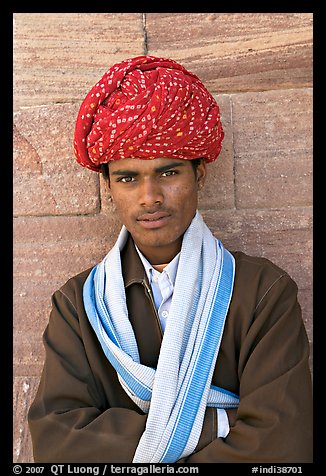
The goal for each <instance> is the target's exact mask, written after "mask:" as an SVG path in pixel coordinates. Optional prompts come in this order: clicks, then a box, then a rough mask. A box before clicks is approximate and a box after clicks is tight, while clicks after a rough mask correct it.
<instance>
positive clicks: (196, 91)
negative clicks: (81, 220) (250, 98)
mask: <svg viewBox="0 0 326 476" xmlns="http://www.w3.org/2000/svg"><path fill="white" fill-rule="evenodd" d="M223 137H224V132H223V128H222V124H221V121H220V110H219V107H218V105H217V103H216V101H215V99H214V98H213V96H212V95H211V94H210V93H209V92H208V91H207V89H206V88H205V86H204V85H203V83H202V82H201V81H200V79H199V78H198V77H197V76H196V75H195V74H193V73H191V72H189V71H187V70H186V69H185V68H184V67H183V66H181V65H180V64H178V63H176V62H175V61H173V60H171V59H165V58H156V57H154V56H138V57H136V58H130V59H127V60H124V61H122V62H121V63H118V64H115V65H114V66H112V67H111V68H110V69H109V70H108V71H107V72H106V73H105V74H104V75H103V77H102V78H101V79H100V81H99V82H98V83H96V84H95V86H94V87H93V88H92V89H91V90H90V92H89V93H88V94H87V96H86V97H85V99H84V101H83V102H82V104H81V106H80V109H79V113H78V116H77V121H76V128H75V137H74V145H75V154H76V158H77V161H78V162H79V164H80V165H82V166H84V167H87V168H89V169H91V170H95V171H97V172H99V171H100V164H103V163H106V162H109V161H110V160H119V159H124V158H139V159H153V158H156V157H168V158H179V159H195V158H198V157H203V158H205V159H206V161H207V162H212V161H213V160H215V159H216V158H217V156H218V155H219V153H220V150H221V143H222V140H223Z"/></svg>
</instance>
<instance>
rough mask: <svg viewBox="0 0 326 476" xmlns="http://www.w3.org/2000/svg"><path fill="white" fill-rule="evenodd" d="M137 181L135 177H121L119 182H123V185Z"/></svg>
mask: <svg viewBox="0 0 326 476" xmlns="http://www.w3.org/2000/svg"><path fill="white" fill-rule="evenodd" d="M134 180H135V179H134V177H129V176H128V177H121V178H119V180H118V182H122V183H130V182H133V181H134Z"/></svg>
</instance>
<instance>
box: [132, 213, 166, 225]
mask: <svg viewBox="0 0 326 476" xmlns="http://www.w3.org/2000/svg"><path fill="white" fill-rule="evenodd" d="M170 218H171V215H170V214H169V213H167V212H154V213H144V214H143V215H140V216H139V217H138V218H137V222H138V223H139V224H140V225H141V226H142V227H143V228H161V227H162V226H164V225H165V224H166V223H167V221H168V220H169V219H170Z"/></svg>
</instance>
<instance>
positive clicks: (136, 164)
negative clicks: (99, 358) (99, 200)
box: [108, 157, 191, 173]
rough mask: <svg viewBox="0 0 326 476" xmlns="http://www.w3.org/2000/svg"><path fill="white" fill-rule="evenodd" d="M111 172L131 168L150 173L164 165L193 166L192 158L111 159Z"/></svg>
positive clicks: (131, 169)
mask: <svg viewBox="0 0 326 476" xmlns="http://www.w3.org/2000/svg"><path fill="white" fill-rule="evenodd" d="M108 165H109V171H110V172H111V173H113V172H117V171H120V170H124V171H125V170H130V171H133V172H138V173H150V172H155V171H156V170H159V169H160V168H162V167H174V166H179V167H180V166H184V167H191V162H190V160H184V159H172V158H168V157H159V158H156V159H121V160H111V161H110V162H109V163H108Z"/></svg>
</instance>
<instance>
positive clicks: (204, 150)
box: [29, 56, 312, 463]
mask: <svg viewBox="0 0 326 476" xmlns="http://www.w3.org/2000/svg"><path fill="white" fill-rule="evenodd" d="M223 135H224V133H223V128H222V124H221V121H220V113H219V107H218V105H217V104H216V101H215V100H214V98H213V97H212V96H211V94H210V93H209V92H208V91H207V90H206V88H205V87H204V85H203V84H202V83H201V81H200V80H199V79H198V77H197V76H195V75H193V74H192V73H190V72H189V71H187V70H185V69H184V68H183V67H182V66H181V65H179V64H177V63H176V62H174V61H172V60H169V59H164V58H155V57H151V56H140V57H136V58H131V59H128V60H125V61H123V62H121V63H119V64H117V65H114V66H113V67H112V68H110V69H109V70H108V72H107V73H105V74H104V76H103V77H102V78H101V80H100V81H99V82H98V83H97V84H96V85H95V86H94V87H93V88H92V90H91V91H90V92H89V93H88V95H87V96H86V98H85V100H84V101H83V103H82V105H81V107H80V111H79V114H78V117H77V122H76V131H75V153H76V157H77V160H78V162H79V163H80V164H81V165H82V166H84V167H87V168H89V169H91V170H94V171H97V172H101V173H103V176H104V178H105V180H106V183H107V185H108V187H109V190H110V194H111V196H112V199H113V201H114V202H115V205H116V209H117V212H118V214H119V218H120V220H121V222H122V224H123V226H122V229H121V232H120V234H119V237H118V239H117V242H116V244H115V246H114V247H113V248H112V249H111V250H110V251H109V253H108V254H107V256H106V257H104V259H103V261H101V262H100V263H99V264H98V265H97V266H95V267H94V268H92V269H88V270H86V271H84V272H82V273H81V274H79V275H77V276H75V277H73V278H71V279H70V280H69V281H68V282H67V283H66V284H64V285H63V286H62V288H61V289H59V290H58V291H57V292H55V293H54V295H53V309H52V312H51V316H50V320H49V324H48V326H47V329H46V330H45V333H44V345H45V350H46V359H45V364H44V370H43V374H42V378H41V382H40V385H39V389H38V392H37V395H36V397H35V400H34V402H33V403H32V405H31V408H30V411H29V425H30V431H31V435H32V441H33V448H34V457H35V461H36V462H51V463H55V462H58V463H64V462H75V463H83V462H89V463H96V462H106V463H109V462H113V463H132V462H133V463H173V462H183V463H204V462H207V463H233V462H234V463H240V462H264V463H267V462H273V463H300V462H312V389H311V377H310V372H309V364H308V356H309V350H308V349H309V346H308V339H307V335H306V332H305V328H304V324H303V321H302V317H301V311H300V306H299V304H298V301H297V286H296V284H295V283H294V282H293V280H292V279H291V278H290V276H289V275H288V274H287V273H286V272H285V271H283V270H282V269H280V268H279V267H277V266H276V265H274V264H273V263H271V262H270V261H269V260H267V259H263V258H256V257H251V256H248V255H246V254H244V253H242V252H232V253H231V252H230V251H228V250H227V249H225V247H224V246H223V244H222V243H221V242H220V241H219V240H218V239H217V238H215V237H214V236H213V235H212V233H211V231H210V230H209V229H208V227H207V226H206V224H205V223H204V221H203V219H202V217H201V215H200V213H199V211H198V209H197V205H198V203H197V198H198V190H199V189H200V188H201V187H202V186H203V185H204V182H205V177H206V172H207V166H206V164H207V163H209V162H211V161H213V160H215V159H216V158H217V156H218V155H219V152H220V150H221V144H222V140H223Z"/></svg>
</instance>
